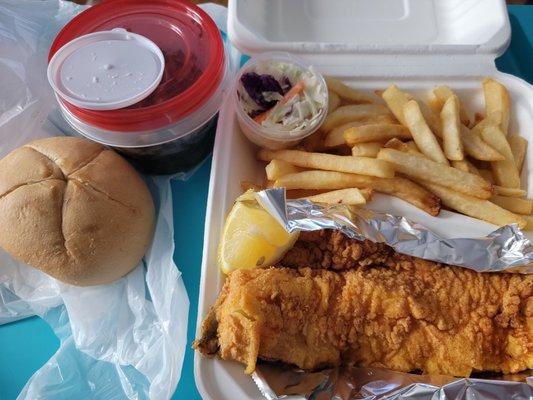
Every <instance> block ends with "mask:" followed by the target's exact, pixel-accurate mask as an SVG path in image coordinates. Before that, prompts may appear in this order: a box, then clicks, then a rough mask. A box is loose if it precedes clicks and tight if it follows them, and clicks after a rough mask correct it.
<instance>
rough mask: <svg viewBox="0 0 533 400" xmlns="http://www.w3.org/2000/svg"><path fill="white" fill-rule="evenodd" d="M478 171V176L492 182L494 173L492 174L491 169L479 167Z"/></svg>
mask: <svg viewBox="0 0 533 400" xmlns="http://www.w3.org/2000/svg"><path fill="white" fill-rule="evenodd" d="M478 172H479V176H481V177H482V178H483V179H485V180H486V181H487V182H490V183H492V184H494V175H492V171H491V170H490V169H485V168H479V169H478Z"/></svg>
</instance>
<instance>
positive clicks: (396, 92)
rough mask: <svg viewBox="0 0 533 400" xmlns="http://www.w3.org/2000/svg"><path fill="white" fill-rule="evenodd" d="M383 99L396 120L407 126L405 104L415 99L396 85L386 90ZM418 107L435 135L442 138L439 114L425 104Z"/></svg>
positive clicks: (382, 95)
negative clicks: (404, 111) (404, 112)
mask: <svg viewBox="0 0 533 400" xmlns="http://www.w3.org/2000/svg"><path fill="white" fill-rule="evenodd" d="M381 97H382V98H383V100H385V103H387V107H389V109H390V110H391V112H392V113H393V114H394V116H395V117H396V119H397V120H398V121H400V122H401V123H402V124H403V125H406V126H407V123H406V120H405V118H404V114H403V107H404V106H405V104H407V103H408V102H409V101H411V100H413V97H412V96H411V95H410V94H408V93H405V92H402V91H401V90H400V89H398V86H396V85H390V86H389V87H388V88H387V90H385V91H384V92H383V93H382V94H381ZM418 107H419V108H420V112H421V113H422V115H423V116H424V120H425V121H426V123H427V124H428V125H429V127H430V128H431V130H432V131H433V133H434V134H435V135H437V136H438V137H441V136H442V132H441V131H442V129H441V126H440V119H439V117H438V115H437V114H435V113H434V112H433V111H432V110H431V109H430V108H429V107H428V106H427V105H426V103H424V102H422V101H421V102H418Z"/></svg>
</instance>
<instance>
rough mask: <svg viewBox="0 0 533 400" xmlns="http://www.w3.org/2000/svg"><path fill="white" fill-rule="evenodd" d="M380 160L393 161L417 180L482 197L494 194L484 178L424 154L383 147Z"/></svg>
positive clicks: (400, 169) (405, 173) (398, 167)
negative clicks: (428, 157) (438, 161)
mask: <svg viewBox="0 0 533 400" xmlns="http://www.w3.org/2000/svg"><path fill="white" fill-rule="evenodd" d="M378 160H385V161H388V162H389V163H391V164H392V165H393V166H394V168H395V169H396V170H397V171H398V172H400V173H402V174H404V175H407V176H409V177H412V178H414V179H415V180H417V181H418V180H427V181H430V182H434V183H436V184H439V185H442V186H445V187H449V188H452V189H454V190H456V191H458V192H461V193H464V194H468V195H471V196H474V197H479V198H482V199H488V198H490V197H491V195H492V186H491V184H490V183H488V182H486V181H485V180H484V179H483V178H481V177H479V176H477V175H474V174H471V173H468V172H464V171H461V170H458V169H456V168H453V167H449V166H447V165H443V164H440V163H437V162H434V161H432V160H429V159H427V158H425V157H423V156H420V155H417V154H412V153H404V152H402V151H398V150H394V149H381V150H380V152H379V154H378Z"/></svg>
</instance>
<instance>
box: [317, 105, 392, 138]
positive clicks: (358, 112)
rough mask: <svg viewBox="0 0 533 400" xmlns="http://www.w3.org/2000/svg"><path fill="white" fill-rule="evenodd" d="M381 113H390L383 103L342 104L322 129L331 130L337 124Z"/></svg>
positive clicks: (327, 118) (328, 118)
mask: <svg viewBox="0 0 533 400" xmlns="http://www.w3.org/2000/svg"><path fill="white" fill-rule="evenodd" d="M380 115H390V113H389V110H388V109H387V107H385V106H384V105H382V104H355V105H349V106H340V107H339V108H337V109H336V110H335V111H333V112H332V113H331V114H329V115H328V116H327V117H326V120H325V121H324V124H322V128H321V129H322V130H323V131H324V132H329V131H331V130H332V129H333V128H336V127H337V126H340V125H343V124H346V123H348V122H352V121H361V120H365V119H369V118H373V117H378V116H380Z"/></svg>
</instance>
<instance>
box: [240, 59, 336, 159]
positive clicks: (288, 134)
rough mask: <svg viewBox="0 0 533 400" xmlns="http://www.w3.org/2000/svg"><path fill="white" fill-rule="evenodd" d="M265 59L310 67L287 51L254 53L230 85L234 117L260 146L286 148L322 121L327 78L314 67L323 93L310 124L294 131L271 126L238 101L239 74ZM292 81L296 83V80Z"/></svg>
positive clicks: (252, 140) (313, 130)
mask: <svg viewBox="0 0 533 400" xmlns="http://www.w3.org/2000/svg"><path fill="white" fill-rule="evenodd" d="M268 62H283V63H287V64H292V65H295V66H296V67H298V68H299V69H301V70H302V71H305V70H309V68H310V67H311V66H310V65H309V64H307V63H305V62H304V61H302V60H299V59H298V58H296V57H294V56H292V55H291V54H289V53H281V52H267V53H262V54H259V55H257V56H255V57H252V58H251V59H250V60H248V61H247V62H246V64H244V65H243V66H242V68H241V69H240V71H239V73H238V74H237V77H236V79H235V84H234V87H233V89H232V94H231V96H232V98H233V101H234V104H235V110H236V112H237V120H238V122H239V126H240V127H241V131H242V133H244V135H245V136H246V137H247V138H248V139H249V140H250V141H251V142H252V143H255V144H257V145H258V146H261V147H266V148H268V149H271V150H278V149H285V148H288V147H293V146H295V145H296V144H298V143H299V142H300V141H301V140H302V139H304V138H305V137H307V136H309V135H311V134H312V133H313V132H315V131H316V130H317V129H318V128H319V127H320V125H322V122H324V119H325V118H326V114H327V111H328V109H327V104H328V91H327V86H326V82H325V81H324V78H323V77H322V75H321V74H320V73H319V72H317V71H313V72H314V73H315V75H316V78H317V80H318V85H319V86H321V87H322V90H323V93H324V104H323V105H322V107H321V109H320V113H319V114H318V115H316V116H315V117H314V118H313V120H312V122H311V124H310V125H309V126H307V127H305V128H303V129H300V130H296V131H286V130H285V131H283V130H280V129H273V128H271V127H265V126H262V125H261V124H259V123H257V122H255V121H254V120H253V119H252V118H251V117H250V116H249V115H248V114H247V113H246V112H245V110H244V109H243V107H242V103H241V102H242V99H241V93H240V92H241V90H239V89H242V90H244V89H243V88H242V85H241V78H242V76H243V74H246V73H248V72H255V70H256V68H257V66H258V64H261V63H268ZM292 83H293V84H295V83H296V82H292Z"/></svg>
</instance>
